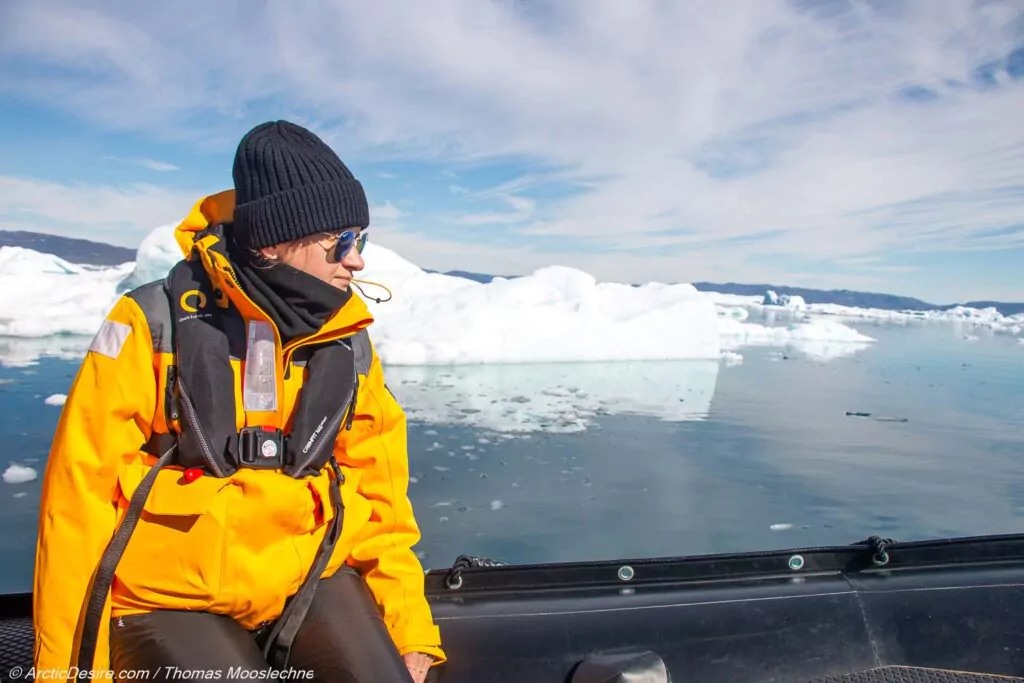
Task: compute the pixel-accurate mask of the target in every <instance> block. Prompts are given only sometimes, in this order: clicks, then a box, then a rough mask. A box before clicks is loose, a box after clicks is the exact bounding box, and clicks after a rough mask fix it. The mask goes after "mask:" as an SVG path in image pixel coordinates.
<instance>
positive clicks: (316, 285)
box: [227, 233, 352, 344]
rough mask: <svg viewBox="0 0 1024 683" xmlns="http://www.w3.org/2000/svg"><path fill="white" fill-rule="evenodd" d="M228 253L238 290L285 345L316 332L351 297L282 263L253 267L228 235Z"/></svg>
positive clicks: (343, 291)
mask: <svg viewBox="0 0 1024 683" xmlns="http://www.w3.org/2000/svg"><path fill="white" fill-rule="evenodd" d="M227 242H228V252H229V254H230V256H231V260H232V265H234V267H235V271H236V273H237V274H238V280H239V282H240V283H241V284H242V289H244V290H245V293H246V294H248V295H249V298H250V299H252V300H253V303H255V304H256V305H257V306H259V307H260V308H261V309H262V310H263V311H264V312H265V313H266V314H267V315H268V316H269V317H270V319H271V321H273V323H274V325H275V326H276V327H277V330H278V332H279V333H280V335H281V341H282V342H283V343H285V344H287V343H288V342H289V341H291V340H292V339H295V338H297V337H304V336H308V335H311V334H313V333H315V332H317V331H318V330H319V329H320V328H321V327H323V324H324V323H325V322H326V321H327V319H328V318H330V317H331V315H333V314H334V313H335V312H336V311H338V310H339V309H340V308H341V307H342V306H344V305H345V304H346V303H347V302H348V300H349V299H350V298H351V297H352V290H351V289H347V290H341V289H338V288H337V287H335V286H333V285H331V284H329V283H327V282H324V281H323V280H320V279H319V278H316V277H314V276H312V275H309V274H308V273H304V272H303V271H301V270H299V269H298V268H293V267H292V266H289V265H286V264H284V263H275V264H273V265H271V266H256V265H253V257H252V255H251V254H249V253H248V252H247V251H246V250H244V249H243V248H242V247H241V246H240V245H238V244H237V243H236V242H235V240H234V239H232V238H231V236H230V233H229V234H228V239H227Z"/></svg>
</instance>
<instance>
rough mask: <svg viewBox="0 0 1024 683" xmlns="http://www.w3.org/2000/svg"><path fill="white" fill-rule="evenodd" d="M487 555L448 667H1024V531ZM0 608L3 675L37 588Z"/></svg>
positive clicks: (671, 677)
mask: <svg viewBox="0 0 1024 683" xmlns="http://www.w3.org/2000/svg"><path fill="white" fill-rule="evenodd" d="M486 564H487V563H486V562H480V561H476V560H475V559H474V558H460V561H459V562H457V563H456V566H455V567H453V568H451V569H443V570H432V571H429V572H428V573H427V589H428V595H429V598H430V600H431V603H432V606H433V610H434V614H435V617H436V618H437V620H438V624H439V626H440V628H441V632H442V635H443V638H444V645H445V648H446V651H447V652H448V655H449V658H450V661H449V663H448V664H447V665H446V666H445V667H443V671H439V672H436V673H435V675H434V676H432V677H431V678H432V679H433V680H436V681H438V682H439V683H513V682H515V683H549V682H550V683H626V682H627V681H628V682H629V683H661V682H663V681H672V682H673V683H690V682H692V683H767V682H769V681H771V682H778V683H789V682H792V683H810V682H812V681H813V682H815V683H818V682H820V683H826V682H827V683H874V682H876V681H906V682H911V681H912V682H914V683H926V682H932V681H935V682H939V681H941V682H944V683H953V682H957V683H983V682H992V683H995V682H997V681H998V682H999V683H1006V682H1007V681H1012V680H1016V681H1022V682H1024V535H1012V536H989V537H976V538H960V539H944V540H933V541H921V542H914V543H893V542H889V541H886V540H882V539H877V538H871V539H868V540H866V541H863V542H860V543H856V544H853V545H849V546H838V547H826V548H806V549H795V550H789V551H777V552H758V553H743V554H730V555H712V556H700V557H681V558H659V559H640V560H635V561H622V562H589V563H567V564H550V565H516V566H480V565H486ZM0 610H2V613H0V617H2V621H0V677H5V676H7V675H8V672H9V671H10V670H11V668H12V667H15V666H21V667H23V668H24V669H28V668H29V667H31V664H32V640H33V634H32V625H31V596H30V595H13V596H5V597H2V598H0ZM437 674H440V675H437ZM428 680H429V679H428Z"/></svg>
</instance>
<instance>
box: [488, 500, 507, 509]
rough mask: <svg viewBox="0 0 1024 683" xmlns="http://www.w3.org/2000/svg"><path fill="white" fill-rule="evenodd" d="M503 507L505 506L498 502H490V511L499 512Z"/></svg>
mask: <svg viewBox="0 0 1024 683" xmlns="http://www.w3.org/2000/svg"><path fill="white" fill-rule="evenodd" d="M503 507H505V504H504V503H502V502H501V501H500V500H492V501H491V509H492V510H500V509H501V508H503Z"/></svg>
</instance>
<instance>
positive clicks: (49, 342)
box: [0, 335, 92, 368]
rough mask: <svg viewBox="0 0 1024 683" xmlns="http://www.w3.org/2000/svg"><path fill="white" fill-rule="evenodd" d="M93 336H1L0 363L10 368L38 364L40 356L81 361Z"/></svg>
mask: <svg viewBox="0 0 1024 683" xmlns="http://www.w3.org/2000/svg"><path fill="white" fill-rule="evenodd" d="M91 341H92V337H87V336H83V335H66V336H65V335H55V336H50V337H3V336H0V365H2V366H3V367H8V368H20V367H29V366H32V365H38V364H39V359H40V358H56V359H59V360H67V361H80V360H81V359H82V358H84V357H85V352H86V351H87V350H88V348H89V343H90V342H91Z"/></svg>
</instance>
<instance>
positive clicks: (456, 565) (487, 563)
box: [444, 555, 508, 590]
mask: <svg viewBox="0 0 1024 683" xmlns="http://www.w3.org/2000/svg"><path fill="white" fill-rule="evenodd" d="M507 566H508V563H507V562H502V561H501V560H492V559H490V558H487V557H477V556H475V555H459V556H458V557H457V558H455V562H453V563H452V567H451V569H449V570H448V575H447V576H446V577H445V579H444V583H445V585H446V586H448V588H449V589H451V590H458V589H459V588H462V570H463V569H466V568H467V567H507Z"/></svg>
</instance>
